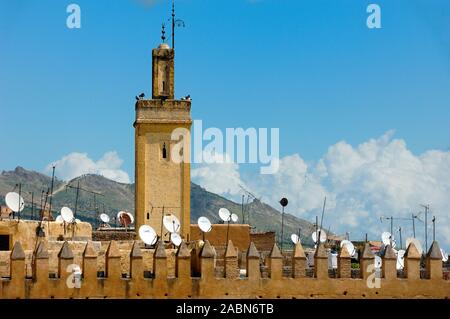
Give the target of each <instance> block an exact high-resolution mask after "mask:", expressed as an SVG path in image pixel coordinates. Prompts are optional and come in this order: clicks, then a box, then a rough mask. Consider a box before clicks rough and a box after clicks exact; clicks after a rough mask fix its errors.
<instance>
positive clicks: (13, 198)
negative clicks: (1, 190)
mask: <svg viewBox="0 0 450 319" xmlns="http://www.w3.org/2000/svg"><path fill="white" fill-rule="evenodd" d="M5 202H6V206H8V208H9V209H11V210H12V211H13V212H16V213H19V212H21V211H22V210H23V209H24V207H25V202H24V201H23V198H22V196H20V195H19V194H17V193H14V192H10V193H8V194H6V196H5Z"/></svg>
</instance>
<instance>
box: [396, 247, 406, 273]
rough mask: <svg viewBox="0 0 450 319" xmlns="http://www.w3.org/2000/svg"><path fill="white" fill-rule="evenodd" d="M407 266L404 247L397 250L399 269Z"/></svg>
mask: <svg viewBox="0 0 450 319" xmlns="http://www.w3.org/2000/svg"><path fill="white" fill-rule="evenodd" d="M403 267H405V251H404V250H403V249H401V250H399V251H398V252H397V270H401V269H403Z"/></svg>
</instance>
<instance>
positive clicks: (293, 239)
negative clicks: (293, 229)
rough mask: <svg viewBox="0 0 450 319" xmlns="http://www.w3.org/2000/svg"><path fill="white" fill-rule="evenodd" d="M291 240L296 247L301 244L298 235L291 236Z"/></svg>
mask: <svg viewBox="0 0 450 319" xmlns="http://www.w3.org/2000/svg"><path fill="white" fill-rule="evenodd" d="M291 240H292V242H293V243H294V245H296V244H298V243H299V242H300V237H298V235H297V234H292V235H291Z"/></svg>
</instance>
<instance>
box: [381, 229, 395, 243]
mask: <svg viewBox="0 0 450 319" xmlns="http://www.w3.org/2000/svg"><path fill="white" fill-rule="evenodd" d="M391 240H392V247H394V236H392V235H391V233H389V232H387V231H386V232H384V233H382V234H381V241H382V242H383V244H384V245H385V246H387V245H390V244H391Z"/></svg>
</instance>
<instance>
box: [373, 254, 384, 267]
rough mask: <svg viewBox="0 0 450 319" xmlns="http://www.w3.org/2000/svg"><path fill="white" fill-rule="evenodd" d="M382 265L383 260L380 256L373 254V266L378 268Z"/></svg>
mask: <svg viewBox="0 0 450 319" xmlns="http://www.w3.org/2000/svg"><path fill="white" fill-rule="evenodd" d="M382 265H383V261H382V259H381V257H380V256H376V255H375V268H377V269H380V268H381V266H382Z"/></svg>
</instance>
